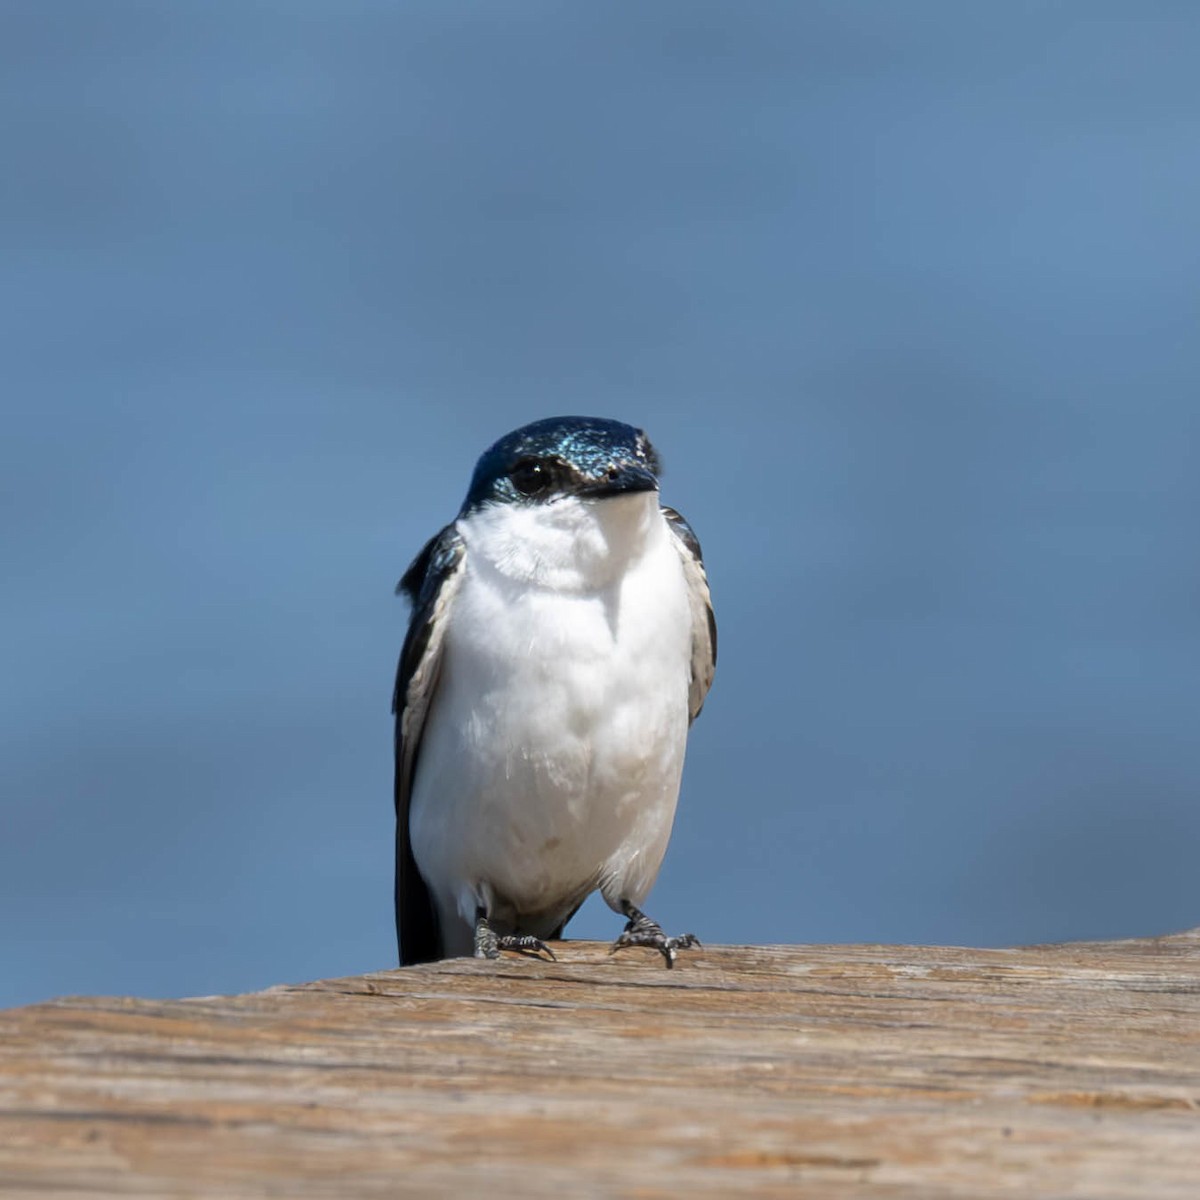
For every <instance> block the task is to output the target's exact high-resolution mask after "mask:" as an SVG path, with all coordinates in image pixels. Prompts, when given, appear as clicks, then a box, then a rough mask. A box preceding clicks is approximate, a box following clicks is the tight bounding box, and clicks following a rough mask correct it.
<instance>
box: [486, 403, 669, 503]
mask: <svg viewBox="0 0 1200 1200" xmlns="http://www.w3.org/2000/svg"><path fill="white" fill-rule="evenodd" d="M658 471H659V462H658V455H657V454H656V453H655V450H654V447H653V446H652V445H651V444H650V441H649V439H648V438H647V437H646V435H645V434H644V433H643V432H642V431H641V430H640V429H635V428H634V427H633V426H632V425H624V424H622V423H621V422H620V421H610V420H607V419H605V418H604V417H547V418H546V419H545V420H543V421H534V422H533V424H531V425H523V426H522V427H521V428H520V429H515V430H513V432H512V433H508V434H505V436H504V437H502V438H501V439H500V440H499V441H498V442H496V443H495V445H493V446H491V447H489V448H488V449H487V450H485V451H484V453H483V455H482V456H481V457H480V459H479V462H478V463H477V464H476V466H475V474H474V475H473V476H472V478H471V486H470V489H469V490H468V492H467V498H466V500H465V501H464V502H463V507H462V515H465V514H467V513H469V512H472V511H474V510H476V509H479V508H482V507H483V506H484V505H491V504H514V505H522V506H528V505H546V504H554V503H555V502H556V501H561V500H564V499H567V498H570V497H574V498H578V499H592V498H600V497H604V496H619V495H623V494H626V493H630V492H653V491H657V490H658Z"/></svg>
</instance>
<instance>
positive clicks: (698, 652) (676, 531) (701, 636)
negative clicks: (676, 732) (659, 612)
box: [662, 504, 717, 722]
mask: <svg viewBox="0 0 1200 1200" xmlns="http://www.w3.org/2000/svg"><path fill="white" fill-rule="evenodd" d="M662 515H663V516H664V517H665V518H666V521H667V526H668V528H669V529H670V530H671V533H672V534H673V535H674V537H675V548H676V549H677V550H678V551H679V557H680V558H681V559H682V560H683V577H684V579H686V580H687V585H688V598H689V600H690V601H691V608H692V664H691V684H690V686H689V688H688V719H689V722H690V721H694V720H695V719H696V718H697V717H698V716H699V715H700V710H701V709H702V708H703V707H704V697H705V696H707V695H708V689H709V688H710V687H711V686H712V681H713V672H714V671H715V670H716V669H717V622H716V618H715V617H714V616H713V610H712V598H711V597H710V596H709V594H708V576H707V575H705V573H704V559H703V557H702V556H701V554H700V542H699V540H698V539H697V538H696V535H695V534H694V533H693V532H692V527H691V526H690V525H689V524H688V523H687V522H686V521H685V520H684V519H683V518H682V517H681V516H680V515H679V514H678V513H677V512H676V511H675V510H674V509H673V508H668V507H667V506H666V505H665V504H664V505H663V508H662Z"/></svg>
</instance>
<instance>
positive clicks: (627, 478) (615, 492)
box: [580, 462, 658, 496]
mask: <svg viewBox="0 0 1200 1200" xmlns="http://www.w3.org/2000/svg"><path fill="white" fill-rule="evenodd" d="M657 490H658V476H656V475H655V474H654V472H653V471H651V470H650V468H649V467H647V466H644V465H643V464H642V463H640V462H623V463H613V464H612V466H610V467H609V468H608V470H607V471H605V472H604V474H603V475H601V476H600V477H599V478H598V479H592V480H591V481H589V482H588V483H586V484H584V486H583V487H582V488H581V489H580V491H581V493H582V494H583V495H585V496H620V495H623V494H624V493H626V492H655V491H657Z"/></svg>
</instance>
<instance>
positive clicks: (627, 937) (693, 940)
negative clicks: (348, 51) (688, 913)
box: [608, 901, 700, 967]
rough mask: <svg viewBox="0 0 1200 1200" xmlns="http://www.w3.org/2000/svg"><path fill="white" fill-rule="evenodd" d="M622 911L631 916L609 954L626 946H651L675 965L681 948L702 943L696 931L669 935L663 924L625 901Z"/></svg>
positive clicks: (690, 947)
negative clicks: (663, 929) (674, 935)
mask: <svg viewBox="0 0 1200 1200" xmlns="http://www.w3.org/2000/svg"><path fill="white" fill-rule="evenodd" d="M621 911H622V912H624V914H625V915H626V916H627V917H628V918H629V923H628V924H627V925H626V926H625V929H624V932H623V933H622V934H621V936H620V937H619V938H617V940H616V941H615V942H613V944H612V946H611V947H610V948H609V951H608V952H609V954H615V953H616V952H617V951H618V950H624V949H625V947H626V946H651V947H653V948H654V949H655V950H657V951H658V952H659V954H661V955H662V956H663V959H664V961H665V962H666V964H667V966H668V967H673V966H674V965H675V958H676V956H677V954H678V952H679V951H680V950H691V949H692V948H693V947H694V946H699V945H700V939H699V938H698V937H697V936H696V935H695V934H694V933H684V934H680V936H679V937H667V935H666V934H665V933H663V931H662V926H661V925H659V923H658V922H657V921H652V920H651V919H650V918H649V917H648V916H646V914H645V913H644V912H642V911H641V910H640V909H637V908H634V906H633V905H632V904H630V903H629V902H628V901H625V902H624V903H622V905H621Z"/></svg>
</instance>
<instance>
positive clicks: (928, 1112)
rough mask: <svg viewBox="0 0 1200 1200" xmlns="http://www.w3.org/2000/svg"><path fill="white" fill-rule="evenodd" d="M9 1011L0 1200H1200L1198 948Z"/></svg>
mask: <svg viewBox="0 0 1200 1200" xmlns="http://www.w3.org/2000/svg"><path fill="white" fill-rule="evenodd" d="M559 959H560V961H558V962H557V963H548V962H540V961H534V960H531V959H522V958H518V957H510V956H506V957H505V958H504V959H503V960H502V961H500V962H478V961H472V960H457V961H452V962H444V963H437V964H433V965H430V966H424V967H412V968H408V969H405V970H401V971H380V972H377V973H373V974H369V975H363V976H359V977H356V978H352V979H337V980H327V981H324V982H320V983H311V984H304V985H299V986H280V987H275V988H271V989H270V990H268V991H265V992H256V993H254V994H251V995H245V996H229V997H207V998H203V999H194V1000H168V1001H161V1000H138V999H128V998H119V999H105V998H85V999H80V998H71V999H64V1000H57V1001H53V1002H51V1003H47V1004H38V1005H34V1006H31V1007H28V1008H20V1009H12V1010H9V1011H6V1012H3V1013H0V1193H2V1194H3V1195H4V1196H5V1197H14V1196H38V1197H43V1198H44V1197H47V1196H54V1195H61V1196H68V1195H69V1196H72V1197H82V1196H101V1195H103V1196H176V1195H187V1196H215V1197H235V1196H236V1197H252V1196H254V1197H257V1196H286V1197H301V1198H303V1197H351V1196H396V1195H401V1194H417V1195H428V1196H441V1195H444V1196H470V1195H475V1194H480V1193H484V1194H487V1195H489V1196H522V1197H529V1196H545V1195H563V1194H568V1195H581V1194H582V1195H621V1196H638V1197H653V1196H669V1195H682V1194H696V1195H701V1196H726V1195H730V1194H733V1193H739V1194H743V1193H753V1194H757V1195H763V1196H772V1195H779V1196H783V1195H796V1194H797V1193H798V1192H802V1193H803V1195H805V1196H806V1197H823V1196H830V1197H846V1196H866V1197H873V1196H879V1197H889V1198H892V1200H894V1198H896V1197H912V1198H914V1200H916V1198H920V1200H932V1198H935V1197H944V1196H969V1197H992V1196H995V1197H1012V1196H1020V1197H1030V1196H1036V1197H1050V1196H1067V1195H1070V1196H1086V1197H1096V1198H1106V1197H1130V1198H1133V1197H1136V1198H1138V1200H1145V1198H1146V1197H1160V1196H1161V1197H1180V1198H1181V1200H1182V1198H1186V1200H1196V1197H1200V931H1193V932H1192V933H1188V934H1180V935H1176V936H1174V937H1163V938H1153V939H1147V940H1142V941H1126V942H1109V943H1090V944H1084V943H1076V944H1069V945H1062V946H1038V947H1030V948H1024V949H1013V950H966V949H953V948H944V947H914V946H721V947H710V948H707V949H705V950H702V951H695V952H693V953H689V954H687V955H685V956H683V957H682V959H681V962H680V964H679V966H678V967H677V968H676V969H675V970H673V971H667V970H665V969H664V968H663V966H662V964H661V960H659V959H658V958H657V956H656V955H654V954H653V953H652V952H649V951H645V952H644V951H627V952H623V953H622V954H621V955H619V956H616V957H610V956H609V955H608V953H607V950H606V947H604V946H601V945H598V944H594V943H586V942H567V943H563V944H561V946H560V947H559Z"/></svg>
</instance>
